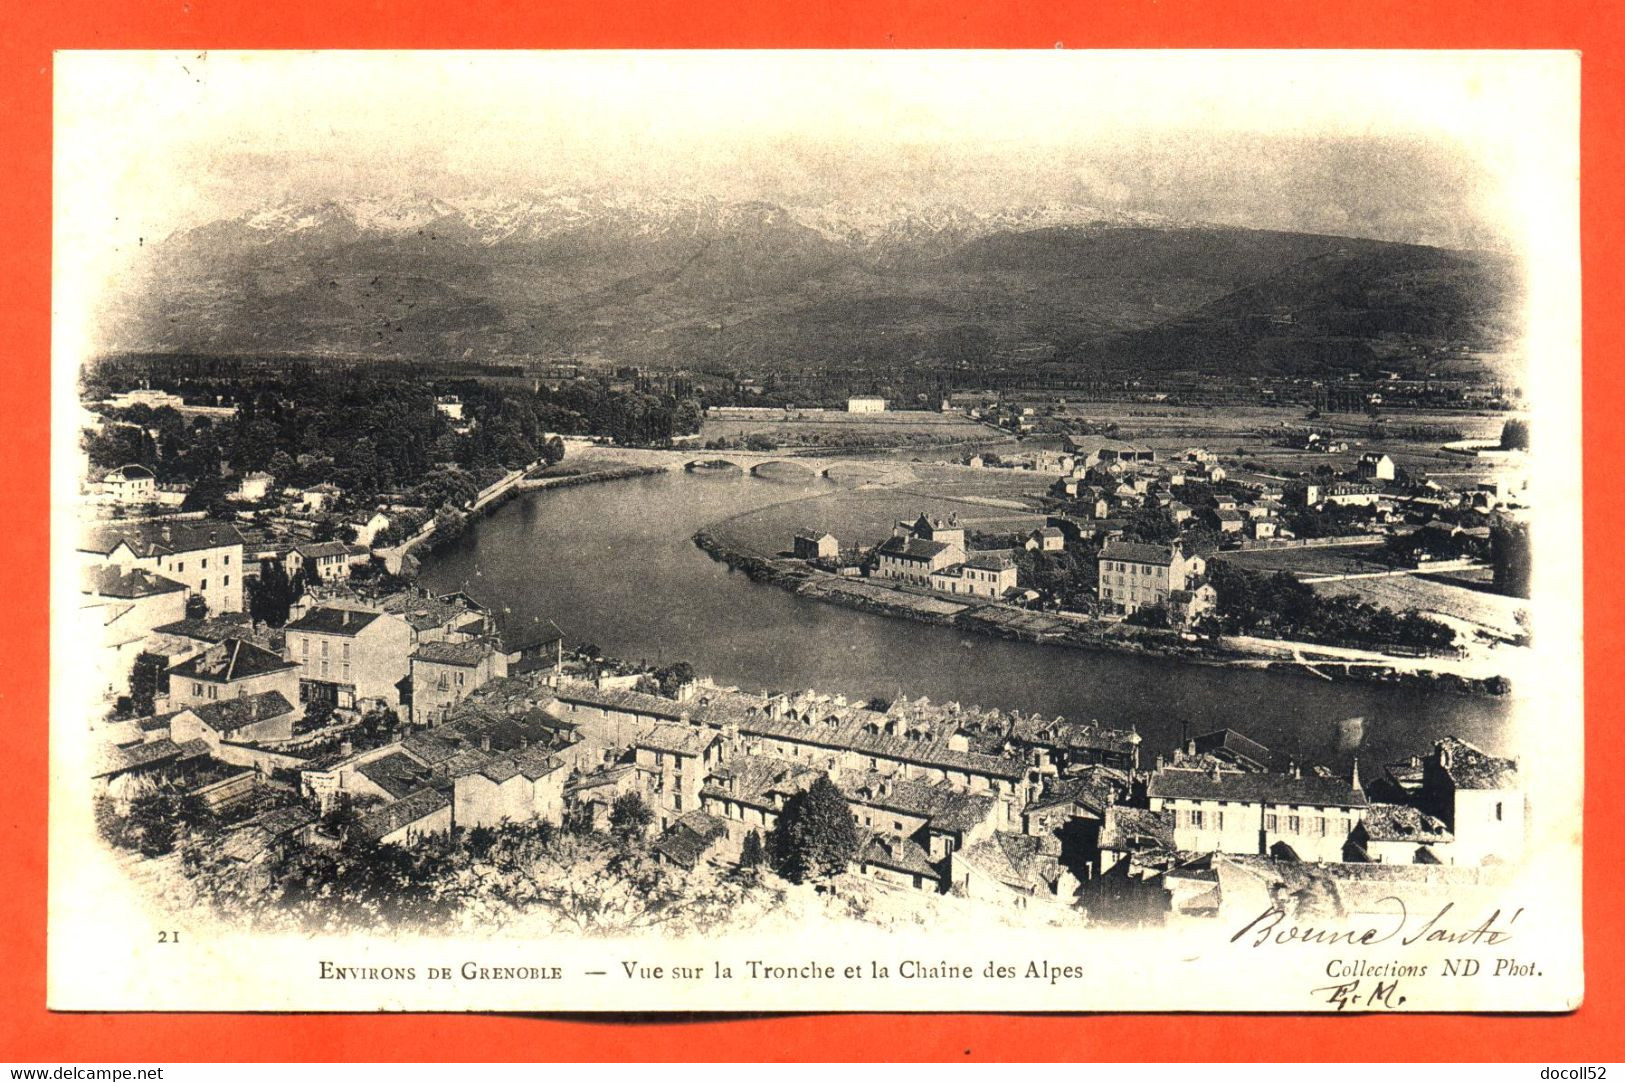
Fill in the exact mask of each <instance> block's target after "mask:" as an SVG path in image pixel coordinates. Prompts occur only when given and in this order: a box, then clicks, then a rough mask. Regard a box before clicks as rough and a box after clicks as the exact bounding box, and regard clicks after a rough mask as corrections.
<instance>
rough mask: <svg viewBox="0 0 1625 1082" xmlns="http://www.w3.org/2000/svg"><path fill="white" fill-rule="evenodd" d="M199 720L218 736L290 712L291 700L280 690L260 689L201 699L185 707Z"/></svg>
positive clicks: (291, 710)
mask: <svg viewBox="0 0 1625 1082" xmlns="http://www.w3.org/2000/svg"><path fill="white" fill-rule="evenodd" d="M186 709H187V710H189V711H191V712H192V713H194V714H196V715H197V716H198V717H199V718H201V719H202V720H203V723H204V724H205V725H207V726H208V727H209V728H211V729H213V730H214V731H215V732H217V733H220V734H221V735H222V736H226V735H230V734H231V733H234V732H236V731H237V730H239V729H242V728H244V727H246V726H249V725H253V724H254V723H255V722H260V721H266V720H268V719H270V718H279V717H281V716H282V715H284V714H291V713H293V704H292V703H290V702H288V700H287V699H286V698H284V697H283V695H282V692H280V691H262V692H260V693H259V694H258V695H242V696H239V697H238V698H235V699H221V700H220V701H219V702H212V703H201V704H198V705H195V706H189V707H187V708H186Z"/></svg>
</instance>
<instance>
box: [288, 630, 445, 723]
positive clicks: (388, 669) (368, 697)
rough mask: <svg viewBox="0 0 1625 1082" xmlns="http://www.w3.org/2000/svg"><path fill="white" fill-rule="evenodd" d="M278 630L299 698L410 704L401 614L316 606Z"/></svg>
mask: <svg viewBox="0 0 1625 1082" xmlns="http://www.w3.org/2000/svg"><path fill="white" fill-rule="evenodd" d="M284 632H285V634H286V636H287V651H288V659H289V660H290V661H292V662H293V663H294V664H296V665H298V666H299V696H300V700H301V701H302V702H308V701H309V700H311V699H313V698H321V699H325V700H327V701H328V702H331V703H333V705H335V706H337V707H340V708H342V709H364V708H365V705H366V704H368V703H379V704H382V705H384V706H387V707H389V708H391V709H396V708H399V707H401V706H402V705H403V704H406V705H409V704H410V701H411V693H412V692H411V687H412V684H411V680H410V679H409V677H410V674H411V668H412V666H411V655H412V650H413V644H414V636H413V633H412V628H411V627H410V626H409V625H408V624H407V622H406V621H405V620H404V619H402V618H401V617H399V616H396V615H394V614H392V613H382V612H373V611H369V610H365V609H348V608H330V607H327V606H320V607H317V608H313V609H310V610H309V611H307V612H306V613H305V614H304V615H303V616H301V617H299V618H298V619H297V620H294V621H292V622H291V623H289V624H288V626H287V627H286V628H285V629H284Z"/></svg>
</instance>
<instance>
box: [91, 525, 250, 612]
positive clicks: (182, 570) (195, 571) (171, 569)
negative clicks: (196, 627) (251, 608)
mask: <svg viewBox="0 0 1625 1082" xmlns="http://www.w3.org/2000/svg"><path fill="white" fill-rule="evenodd" d="M78 554H79V559H80V561H81V565H82V566H86V567H105V566H109V565H111V566H116V567H118V568H120V569H123V570H129V569H131V568H139V569H141V570H143V571H148V572H152V573H153V574H156V575H160V576H162V577H164V578H166V579H169V580H171V581H174V582H178V583H181V584H182V585H183V586H185V587H186V589H187V591H188V593H189V594H190V595H193V596H196V597H200V598H202V599H203V601H204V603H205V604H207V605H208V607H209V611H210V612H241V611H242V609H243V578H242V577H243V573H244V569H243V538H242V535H241V534H239V533H238V532H237V529H236V528H235V527H234V526H231V525H228V524H226V523H222V522H209V521H198V522H194V521H184V522H183V521H172V520H167V519H166V520H162V521H159V522H118V523H106V524H103V525H100V526H97V527H95V528H93V529H91V530H89V531H87V532H86V533H85V534H84V535H83V536H82V537H81V539H80V541H79V545H78Z"/></svg>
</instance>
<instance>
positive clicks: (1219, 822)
mask: <svg viewBox="0 0 1625 1082" xmlns="http://www.w3.org/2000/svg"><path fill="white" fill-rule="evenodd" d="M1213 829H1215V830H1223V829H1224V812H1222V811H1221V812H1214V813H1213Z"/></svg>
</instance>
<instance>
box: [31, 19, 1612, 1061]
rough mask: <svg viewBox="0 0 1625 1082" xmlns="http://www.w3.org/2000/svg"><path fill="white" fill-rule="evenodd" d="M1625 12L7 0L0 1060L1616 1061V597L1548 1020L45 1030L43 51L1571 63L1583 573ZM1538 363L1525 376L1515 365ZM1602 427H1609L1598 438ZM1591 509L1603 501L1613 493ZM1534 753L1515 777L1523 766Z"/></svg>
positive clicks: (1592, 687) (798, 1021) (1607, 553)
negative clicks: (1391, 55) (1579, 233)
mask: <svg viewBox="0 0 1625 1082" xmlns="http://www.w3.org/2000/svg"><path fill="white" fill-rule="evenodd" d="M1620 15H1621V12H1620V10H1619V8H1618V6H1617V5H1614V4H1610V3H1607V2H1606V0H1592V2H1579V0H1571V2H1563V3H1559V2H1554V0H1546V2H1540V0H1533V2H1527V3H1522V4H1516V5H1515V4H1502V5H1494V4H1491V3H1486V2H1485V0H1444V2H1433V3H1423V4H1419V3H1417V2H1416V0H1313V2H1304V0H1286V2H1274V3H1261V2H1251V3H1245V4H1243V3H1239V2H1230V3H1224V2H1219V0H1185V2H1180V3H1173V2H1167V0H1163V2H1159V0H1114V2H1106V3H1096V4H1089V5H1084V4H1081V3H1079V4H1064V3H1057V2H1054V0H1039V2H1020V0H1016V2H1011V3H1007V4H993V3H970V2H966V0H937V2H923V0H822V2H819V0H812V2H809V3H805V4H801V5H796V6H791V5H789V4H786V5H783V6H782V7H776V8H772V9H769V8H766V7H765V6H764V7H763V8H761V9H754V10H753V9H747V8H745V7H744V5H743V4H742V3H741V0H684V2H681V3H659V4H657V3H647V2H646V3H641V4H640V3H635V2H631V0H595V2H593V3H591V4H590V5H588V4H583V5H580V7H579V8H577V9H565V8H562V7H560V8H553V7H550V6H543V5H542V4H536V5H535V6H532V5H530V4H527V3H525V2H524V0H506V2H504V0H480V2H478V3H464V4H445V3H437V2H432V0H275V2H267V0H235V2H232V3H225V2H222V0H189V2H188V0H163V2H136V0H101V2H97V0H67V2H57V3H39V2H35V3H26V2H25V0H13V2H12V3H11V4H9V5H5V10H3V11H0V102H3V103H5V104H4V109H3V118H0V137H3V143H0V148H3V151H4V157H3V159H0V160H3V162H4V178H5V180H6V182H7V183H6V185H5V188H6V191H5V193H4V196H3V197H0V298H3V303H4V309H5V317H4V319H3V320H0V347H3V348H4V353H3V354H0V357H3V358H4V360H3V361H0V372H3V373H4V382H3V384H0V454H3V455H4V464H5V468H4V470H3V472H0V477H3V478H4V480H3V481H0V492H3V493H4V494H5V497H6V499H5V501H4V504H3V505H0V506H3V507H4V509H5V511H6V512H7V514H8V517H9V522H8V523H7V526H6V528H5V529H3V530H0V597H3V598H5V599H6V601H7V602H8V604H7V606H6V610H7V611H6V619H5V620H4V621H3V623H0V790H3V792H4V794H5V797H4V806H3V808H0V973H3V974H4V977H3V979H0V1011H3V1014H0V1059H4V1060H11V1061H25V1062H26V1061H37V1062H47V1061H50V1062H54V1063H87V1062H98V1061H122V1062H142V1061H145V1062H166V1061H167V1062H176V1061H234V1060H243V1059H247V1060H344V1059H358V1060H471V1061H481V1060H531V1059H600V1058H609V1059H614V1058H661V1059H664V1058H683V1059H723V1060H730V1059H818V1058H828V1057H834V1058H841V1059H847V1058H854V1059H856V1058H871V1059H960V1060H963V1059H967V1058H974V1059H982V1058H1012V1059H1039V1058H1042V1059H1057V1058H1058V1059H1108V1060H1117V1059H1127V1060H1133V1059H1152V1060H1164V1059H1170V1060H1178V1059H1195V1060H1253V1059H1260V1058H1269V1059H1289V1060H1298V1059H1317V1058H1319V1059H1328V1060H1388V1059H1398V1060H1450V1059H1470V1060H1537V1061H1543V1062H1548V1063H1556V1062H1568V1063H1574V1062H1584V1061H1592V1062H1595V1061H1598V1060H1612V1059H1620V1058H1625V993H1622V992H1621V991H1620V989H1619V987H1618V985H1617V983H1616V978H1619V977H1621V976H1622V975H1625V966H1622V965H1621V961H1622V953H1625V937H1622V935H1621V932H1620V927H1619V926H1620V923H1621V920H1622V918H1625V912H1622V906H1621V895H1622V894H1625V890H1622V888H1625V883H1622V882H1621V876H1620V874H1619V864H1620V859H1621V837H1622V834H1625V831H1622V830H1621V829H1620V828H1619V827H1618V826H1617V825H1616V824H1615V823H1614V822H1613V821H1612V818H1611V817H1610V812H1611V811H1612V808H1611V804H1612V801H1613V799H1614V793H1613V791H1612V790H1613V788H1614V786H1615V784H1616V781H1615V779H1617V778H1618V777H1619V776H1620V774H1621V765H1622V764H1621V750H1622V748H1625V736H1622V735H1621V733H1620V731H1619V722H1620V719H1621V711H1620V710H1619V709H1618V706H1617V699H1616V697H1615V696H1614V694H1612V693H1613V692H1614V690H1615V689H1614V688H1613V687H1611V686H1610V683H1609V681H1608V678H1607V675H1606V669H1605V665H1606V664H1607V662H1608V660H1609V659H1611V658H1613V657H1616V656H1618V653H1619V650H1620V648H1621V646H1622V645H1625V620H1622V619H1621V616H1622V612H1621V609H1622V605H1625V600H1622V596H1621V592H1620V591H1618V590H1610V589H1609V588H1608V586H1607V585H1606V584H1605V583H1599V582H1598V577H1597V576H1591V577H1589V578H1588V580H1587V584H1586V586H1587V588H1586V638H1587V641H1588V644H1589V647H1590V650H1589V656H1590V659H1591V662H1590V663H1589V664H1587V666H1586V696H1587V702H1588V711H1587V713H1588V722H1589V724H1588V726H1587V727H1588V730H1589V738H1588V747H1587V775H1588V777H1589V778H1590V779H1592V784H1591V785H1590V786H1589V787H1588V790H1587V794H1586V802H1585V804H1586V808H1585V812H1586V822H1587V825H1588V826H1589V828H1590V829H1589V830H1588V831H1587V837H1586V869H1585V892H1586V905H1585V934H1586V971H1587V986H1588V992H1587V999H1586V1002H1585V1005H1584V1006H1583V1007H1582V1008H1581V1009H1580V1010H1579V1011H1577V1012H1575V1013H1573V1014H1571V1015H1566V1016H1558V1017H1497V1016H1489V1017H1483V1016H1480V1017H1458V1016H1436V1017H1430V1016H1387V1017H1370V1016H1368V1017H1361V1018H1340V1019H1336V1020H1333V1019H1330V1018H1323V1017H1296V1016H1289V1017H1281V1016H1275V1017H1269V1016H1242V1015H1231V1016H1216V1015H1208V1016H1195V1015H1186V1016H1176V1017H1157V1016H1032V1015H1027V1016H998V1015H934V1016H919V1017H915V1016H874V1015H868V1016H863V1015H853V1016H816V1017H809V1016H802V1017H777V1018H755V1019H742V1020H733V1019H727V1020H722V1019H718V1018H717V1017H716V1016H708V1017H706V1018H704V1019H686V1018H675V1019H662V1020H660V1022H659V1023H650V1022H624V1021H620V1022H599V1021H590V1020H587V1021H584V1020H580V1019H579V1018H578V1019H573V1020H561V1019H558V1018H553V1017H546V1018H541V1017H539V1018H526V1017H512V1016H469V1017H462V1016H459V1017H446V1016H440V1017H436V1018H434V1019H432V1020H430V1019H424V1018H421V1017H414V1016H354V1015H325V1016H323V1015H317V1016H292V1015H259V1016H255V1015H233V1016H219V1015H179V1014H167V1015H165V1014H145V1015H96V1014H52V1013H50V1012H47V1011H46V1010H45V1009H44V1002H45V946H44V943H45V867H46V827H45V824H46V799H47V767H46V731H47V724H46V718H47V678H46V673H47V649H46V643H47V630H46V629H47V613H48V603H47V587H46V568H47V566H48V555H47V553H48V549H49V537H48V533H49V526H48V521H49V519H48V509H49V478H48V468H47V467H48V462H49V438H48V420H49V376H50V364H49V359H48V358H49V344H50V246H51V206H50V178H51V156H50V153H51V152H50V148H51V51H52V50H53V49H59V48H78V49H97V48H143V49H146V48H167V49H199V50H201V49H206V48H318V47H345V48H450V47H457V48H547V47H573V48H611V47H647V48H698V47H762V48H788V47H801V48H972V47H975V48H1034V47H1037V48H1050V47H1054V46H1055V45H1057V43H1059V44H1062V45H1064V46H1065V47H1069V48H1106V47H1110V48H1157V47H1218V46H1223V47H1252V48H1299V47H1316V48H1377V47H1381V48H1475V49H1476V48H1561V49H1579V50H1582V51H1583V53H1584V60H1583V64H1582V68H1583V72H1582V81H1583V92H1582V94H1583V100H1582V110H1583V137H1582V138H1583V147H1582V169H1583V177H1582V215H1583V222H1584V237H1583V245H1584V267H1583V273H1584V279H1585V297H1586V303H1585V312H1584V316H1585V332H1584V345H1585V355H1586V357H1587V358H1588V359H1589V361H1590V363H1587V364H1586V365H1585V367H1584V386H1585V395H1586V406H1585V411H1584V420H1585V468H1584V475H1585V476H1584V481H1585V490H1586V492H1587V493H1588V494H1589V495H1590V497H1591V498H1590V499H1588V500H1587V505H1588V506H1587V513H1586V538H1585V552H1586V562H1587V565H1588V566H1589V567H1593V568H1597V567H1601V566H1602V565H1603V564H1604V562H1605V561H1606V562H1608V563H1610V564H1613V563H1615V562H1617V552H1618V545H1617V543H1616V542H1615V539H1616V538H1617V537H1618V536H1619V535H1620V533H1621V529H1620V527H1621V526H1622V525H1625V513H1622V512H1621V510H1620V507H1619V504H1618V503H1617V502H1615V500H1614V499H1613V497H1614V496H1615V495H1616V494H1617V485H1616V484H1615V483H1614V478H1615V477H1616V476H1617V473H1618V470H1617V467H1616V465H1615V464H1616V463H1618V462H1620V461H1622V460H1625V454H1622V452H1625V426H1621V425H1620V424H1618V423H1617V413H1618V411H1620V410H1625V376H1622V374H1621V372H1622V369H1621V363H1622V362H1621V358H1622V357H1625V349H1622V345H1625V316H1622V315H1621V307H1620V300H1619V299H1620V298H1621V297H1622V296H1625V289H1622V288H1621V286H1622V282H1621V273H1620V260H1619V258H1618V255H1617V253H1618V251H1619V245H1620V241H1621V236H1620V233H1621V222H1620V210H1621V207H1620V200H1619V195H1620V190H1621V184H1622V179H1621V178H1622V176H1625V168H1622V166H1625V162H1622V161H1621V158H1622V154H1621V140H1622V138H1625V107H1622V94H1621V89H1622V88H1621V80H1620V67H1621V60H1622V57H1621V55H1620V44H1621V38H1622V30H1621V25H1620V24H1621V23H1622V22H1625V20H1622V19H1621V17H1620ZM1535 363H1540V362H1539V359H1538V358H1537V359H1536V360H1535ZM1611 421H1612V422H1614V423H1610V422H1611ZM1610 490H1614V491H1610ZM1536 753H1537V754H1538V752H1536Z"/></svg>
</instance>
